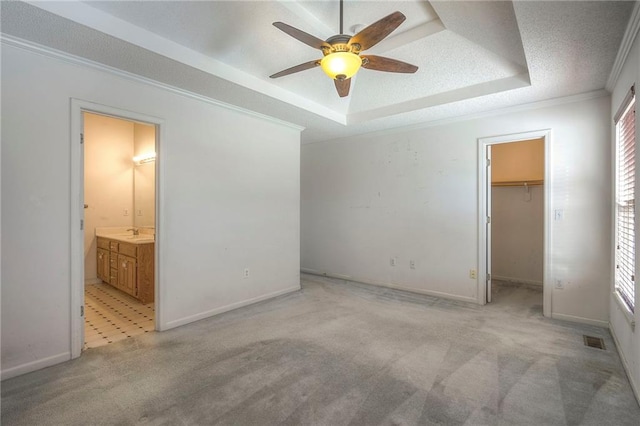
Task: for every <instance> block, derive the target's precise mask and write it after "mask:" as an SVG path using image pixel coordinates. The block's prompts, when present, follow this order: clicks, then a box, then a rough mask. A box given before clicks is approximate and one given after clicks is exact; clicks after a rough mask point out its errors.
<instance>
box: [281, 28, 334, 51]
mask: <svg viewBox="0 0 640 426" xmlns="http://www.w3.org/2000/svg"><path fill="white" fill-rule="evenodd" d="M273 26H274V27H276V28H278V29H280V30H282V31H284V32H285V33H287V34H289V35H290V36H291V37H293V38H295V39H296V40H299V41H301V42H303V43H304V44H306V45H309V46H311V47H315V48H316V49H322V47H330V46H329V44H327V42H325V41H324V40H321V39H319V38H318V37H316V36H312V35H311V34H307V33H305V32H304V31H302V30H299V29H297V28H294V27H292V26H291V25H287V24H285V23H284V22H274V23H273Z"/></svg>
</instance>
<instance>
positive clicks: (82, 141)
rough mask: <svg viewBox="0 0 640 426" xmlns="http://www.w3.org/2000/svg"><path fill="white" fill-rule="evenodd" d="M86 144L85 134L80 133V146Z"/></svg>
mask: <svg viewBox="0 0 640 426" xmlns="http://www.w3.org/2000/svg"><path fill="white" fill-rule="evenodd" d="M83 143H84V133H80V145H82V144H83Z"/></svg>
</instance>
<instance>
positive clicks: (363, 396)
mask: <svg viewBox="0 0 640 426" xmlns="http://www.w3.org/2000/svg"><path fill="white" fill-rule="evenodd" d="M302 282H303V289H302V291H300V292H296V293H293V294H290V295H287V296H283V297H280V298H277V299H275V300H271V301H267V302H263V303H260V304H257V305H253V306H250V307H246V308H242V309H239V310H236V311H233V312H229V313H227V314H223V315H219V316H217V317H214V318H210V319H207V320H203V321H199V322H197V323H194V324H190V325H187V326H184V327H180V328H178V329H174V330H170V331H167V332H162V333H152V334H145V335H140V336H135V337H132V338H130V339H127V340H125V341H122V342H119V343H114V344H112V345H108V346H104V347H100V348H95V349H90V350H88V351H86V352H85V353H84V354H83V355H82V357H81V358H80V359H78V360H75V361H71V362H67V363H65V364H62V365H58V366H55V367H51V368H48V369H45V370H41V371H38V372H35V373H31V374H27V375H24V376H21V377H17V378H14V379H10V380H6V381H4V382H3V383H2V424H3V425H4V426H10V425H97V424H122V425H128V424H153V425H160V424H163V425H164V424H166V425H182V424H187V425H209V424H227V425H272V424H282V425H347V424H350V425H376V424H385V425H413V424H424V425H435V424H442V425H462V424H465V425H579V424H584V425H634V426H637V425H638V424H639V419H640V408H639V407H638V404H637V402H636V401H635V399H634V397H633V394H632V391H631V388H630V386H629V382H628V381H627V378H626V376H625V373H624V371H623V368H622V365H621V363H620V360H619V358H618V355H617V353H616V351H615V349H614V344H613V342H612V340H611V336H610V335H609V332H608V331H607V330H605V329H601V328H597V327H592V326H584V325H577V324H571V323H566V322H560V321H554V320H549V319H545V318H543V317H542V313H541V312H542V306H541V304H542V297H541V292H540V290H538V289H535V288H530V287H526V286H522V287H519V286H496V290H495V292H494V296H495V303H493V304H490V305H487V306H484V307H480V306H476V305H469V304H465V303H457V302H451V301H446V300H442V299H436V298H432V297H427V296H420V295H415V294H411V293H404V292H399V291H394V290H389V289H384V288H377V287H371V286H366V285H359V284H353V283H349V284H345V283H344V282H341V281H337V280H330V279H325V278H319V277H313V276H303V281H302ZM583 334H588V335H592V336H596V337H602V338H603V339H604V341H605V344H606V348H607V350H600V349H595V348H590V347H587V346H585V345H584V344H583Z"/></svg>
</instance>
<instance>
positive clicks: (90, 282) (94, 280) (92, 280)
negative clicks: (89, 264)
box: [84, 278, 102, 285]
mask: <svg viewBox="0 0 640 426" xmlns="http://www.w3.org/2000/svg"><path fill="white" fill-rule="evenodd" d="M100 283H102V280H101V279H100V278H89V279H88V280H84V285H95V284H100Z"/></svg>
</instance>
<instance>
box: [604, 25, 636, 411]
mask: <svg viewBox="0 0 640 426" xmlns="http://www.w3.org/2000/svg"><path fill="white" fill-rule="evenodd" d="M639 61H640V41H639V40H638V38H637V37H636V39H635V41H634V43H633V46H632V47H631V50H630V52H629V56H628V57H627V59H626V61H625V63H624V66H623V68H622V72H621V74H620V76H619V77H618V81H617V82H616V85H615V88H614V90H613V93H612V95H611V118H610V123H613V121H612V120H613V114H615V113H616V111H617V110H618V108H619V107H620V105H621V104H622V101H623V99H624V97H625V96H626V94H627V92H628V91H629V88H630V87H631V86H632V85H633V84H635V85H636V110H637V109H638V107H637V105H638V91H637V90H638V88H639V85H638V83H639V82H640V64H639ZM638 127H639V125H638V122H636V163H638V159H639V158H640V143H638V135H639V134H640V129H639V128H638ZM611 140H612V143H611V145H610V149H611V152H612V153H614V152H615V142H614V141H615V136H614V128H613V126H612V131H611ZM612 155H613V154H612ZM638 188H640V177H639V176H638V173H637V172H636V194H638V191H639V189H638ZM612 202H613V198H610V199H609V205H612ZM639 207H640V206H639V204H638V202H637V197H636V214H637V212H640V209H639ZM636 223H638V222H637V221H636ZM638 241H640V226H637V225H636V244H637V243H638ZM612 251H613V247H611V248H610V250H609V253H612ZM639 266H640V252H639V251H638V250H636V276H639V275H638V272H637V269H638V267H639ZM608 283H609V284H610V290H611V291H610V292H609V294H610V312H611V318H610V327H611V332H612V334H613V335H614V337H615V339H616V343H617V345H618V350H619V352H620V355H621V358H622V359H623V363H624V364H625V367H626V368H627V372H628V375H629V379H630V381H631V385H632V387H633V388H634V392H635V394H636V398H638V401H640V328H639V327H640V289H639V288H638V284H637V281H636V294H635V296H636V299H635V307H636V308H635V314H627V315H625V313H624V308H623V307H622V306H621V304H620V303H618V300H617V296H616V295H615V292H614V275H613V269H610V277H609V280H608ZM631 320H635V323H636V326H635V328H634V327H632V325H631Z"/></svg>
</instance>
